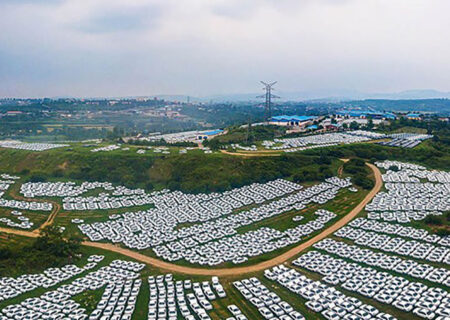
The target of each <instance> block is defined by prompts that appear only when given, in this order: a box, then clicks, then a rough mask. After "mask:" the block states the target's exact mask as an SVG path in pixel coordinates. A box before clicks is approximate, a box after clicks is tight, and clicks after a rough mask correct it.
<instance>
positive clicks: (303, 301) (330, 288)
mask: <svg viewBox="0 0 450 320" xmlns="http://www.w3.org/2000/svg"><path fill="white" fill-rule="evenodd" d="M332 135H333V136H334V137H336V139H341V138H342V139H346V140H347V141H352V142H358V141H362V140H365V139H378V138H384V136H379V135H372V136H368V135H367V134H366V133H365V132H354V133H353V134H351V135H349V134H347V135H346V137H345V138H343V137H342V136H339V134H337V133H336V134H332ZM320 137H321V138H320V139H319V138H314V139H319V140H317V145H323V144H326V142H323V141H322V140H321V139H322V137H325V138H326V139H328V137H327V136H326V135H322V136H320ZM337 137H339V138H337ZM333 139H334V138H333ZM348 139H350V140H348ZM353 139H356V140H353ZM361 139H362V140H361ZM310 141H312V140H310ZM283 143H286V144H289V148H292V147H295V148H301V147H300V145H302V143H303V141H302V140H298V141H296V140H289V141H284V142H283ZM339 143H341V142H339ZM308 145H310V143H309V142H308V143H307V144H306V146H308ZM100 152H101V151H100ZM375 165H376V166H377V167H378V168H379V169H381V170H382V174H381V175H380V176H379V179H380V184H377V186H376V187H374V190H375V192H374V193H373V194H368V193H367V192H365V191H363V190H362V189H361V188H357V187H355V185H354V184H353V183H352V181H351V178H350V177H342V176H333V177H331V178H326V179H324V180H323V181H318V182H316V183H312V184H309V185H301V184H299V183H295V182H292V181H290V180H286V179H276V180H271V181H268V182H265V183H253V184H250V185H247V186H244V187H239V188H233V189H231V190H230V191H225V192H215V193H198V194H189V193H184V192H181V191H170V190H167V189H163V190H159V191H152V192H149V191H146V190H144V189H140V188H135V189H133V188H128V187H125V186H121V185H118V184H115V183H110V182H104V181H84V182H80V181H77V182H76V181H67V180H65V181H46V182H31V181H28V182H26V181H24V180H23V178H22V177H21V176H20V175H13V174H7V173H4V174H2V175H1V181H0V187H1V190H2V198H1V202H0V206H1V207H2V210H6V212H7V213H6V214H4V215H3V216H1V217H0V224H1V226H0V232H7V233H11V234H14V233H15V232H17V234H21V235H24V236H30V237H36V236H37V235H38V233H36V232H32V231H31V230H39V229H40V223H42V220H41V221H40V222H38V221H39V220H34V215H35V214H37V215H42V217H43V219H46V218H47V217H48V216H49V215H50V211H52V210H53V211H54V209H55V204H58V206H60V208H57V210H59V211H57V214H56V215H55V217H54V220H52V221H51V222H50V223H53V224H55V225H57V226H59V227H60V228H61V229H60V230H61V232H63V234H64V232H68V231H67V230H69V232H75V233H77V234H79V235H81V236H83V237H84V238H85V242H83V244H84V245H85V246H87V248H89V250H91V251H92V250H100V251H99V252H101V254H100V253H99V254H90V255H87V256H86V257H85V258H83V261H82V262H78V263H77V264H71V263H68V264H65V265H62V266H59V267H51V268H47V269H45V270H42V272H41V273H34V274H22V275H20V276H17V277H0V308H1V309H0V310H1V318H0V319H92V320H95V319H103V320H106V319H150V320H158V319H174V320H175V319H188V320H196V319H202V320H203V319H204V320H208V319H214V320H216V319H229V320H231V319H234V320H237V319H241V320H244V319H269V320H275V319H277V320H278V319H280V320H302V319H386V320H389V319H406V318H408V319H421V318H426V319H439V320H444V319H446V318H447V317H449V316H450V302H449V299H450V293H449V291H448V288H449V286H450V269H449V264H450V237H449V236H448V235H441V234H436V233H434V232H433V230H432V229H430V228H429V227H428V226H427V225H426V224H425V222H424V221H428V220H427V219H428V218H429V217H443V216H445V215H446V214H447V213H448V211H449V210H450V203H449V199H450V194H449V193H450V188H449V187H448V186H449V183H450V174H449V173H448V172H447V171H438V170H431V169H428V168H426V167H424V166H421V165H417V164H413V163H406V162H400V161H389V160H385V161H378V162H375ZM374 170H375V169H374ZM341 174H342V172H341ZM377 179H378V178H377ZM381 181H382V182H383V189H382V190H380V187H381ZM11 190H15V193H10V192H11ZM378 190H379V192H378V193H377V192H376V191H378ZM14 194H15V195H17V196H20V200H18V199H15V197H14V196H13V197H12V196H11V195H14ZM363 197H364V201H363V200H362V198H363ZM349 199H358V201H361V202H360V204H359V206H356V204H355V202H351V203H352V205H351V206H348V205H347V206H348V207H345V209H343V208H342V205H336V204H335V203H344V204H343V205H344V206H346V205H345V203H349V202H348V201H349ZM342 201H343V202H342ZM345 201H347V202H345ZM353 201H354V200H353ZM364 204H365V205H364ZM335 209H337V210H335ZM111 210H114V211H113V212H114V213H113V214H111V213H110V212H111ZM53 211H52V212H53ZM350 211H352V213H351V214H350ZM28 216H30V218H28ZM58 216H61V217H58ZM346 217H348V218H346ZM32 220H33V221H36V223H33V221H32ZM27 230H28V231H27ZM96 248H98V249H96ZM111 254H113V255H112V256H111V257H110V255H111ZM118 257H120V258H118ZM280 263H282V264H280ZM215 270H217V271H215ZM233 270H235V271H233ZM203 273H204V275H202V274H203ZM214 273H216V274H217V275H219V277H220V278H219V277H218V276H212V278H211V275H214ZM206 275H210V276H209V277H208V276H206ZM87 301H89V303H88V302H87Z"/></svg>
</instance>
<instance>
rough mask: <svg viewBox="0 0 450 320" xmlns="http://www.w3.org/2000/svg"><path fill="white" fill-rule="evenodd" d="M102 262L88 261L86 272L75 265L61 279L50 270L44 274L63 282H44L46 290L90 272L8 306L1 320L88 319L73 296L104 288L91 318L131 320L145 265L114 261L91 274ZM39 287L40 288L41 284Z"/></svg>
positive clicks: (59, 274)
mask: <svg viewBox="0 0 450 320" xmlns="http://www.w3.org/2000/svg"><path fill="white" fill-rule="evenodd" d="M102 259H103V257H102V256H91V257H89V259H88V261H90V262H88V263H87V264H86V265H85V267H84V268H82V269H80V268H77V267H74V266H69V267H67V266H66V267H63V268H62V269H63V270H64V272H65V273H64V276H61V272H58V271H55V270H53V269H54V268H52V269H49V270H46V272H47V273H45V272H44V274H46V275H48V274H49V273H52V274H53V276H55V277H57V278H56V279H62V280H61V281H59V280H58V281H57V280H54V281H50V282H48V281H47V282H45V280H41V281H44V283H45V284H46V285H45V287H44V288H51V287H53V286H55V285H57V284H58V283H60V282H62V281H63V280H68V279H70V278H72V277H75V276H77V275H80V274H81V273H82V272H85V271H86V273H85V274H84V275H83V276H81V277H77V278H76V279H74V280H73V281H71V282H70V283H67V284H64V285H61V286H59V287H57V288H55V289H52V290H49V291H46V292H45V293H43V294H41V295H40V296H38V297H31V298H27V299H25V300H23V301H22V302H20V303H16V304H10V305H8V306H6V307H4V308H3V309H2V310H1V312H2V314H3V316H1V317H3V318H1V319H5V317H6V319H16V320H21V319H27V320H28V319H73V320H83V319H87V318H88V315H87V314H86V310H85V309H84V308H82V307H80V304H79V303H77V302H75V301H74V300H73V297H74V296H76V295H78V294H80V293H82V292H85V291H88V290H98V289H100V288H103V287H105V289H104V292H103V296H102V298H101V300H100V301H99V303H98V304H97V307H96V309H95V310H94V312H95V313H94V312H93V313H94V315H92V314H91V316H92V317H89V319H92V320H94V319H131V316H132V314H133V312H134V307H135V304H136V300H137V296H138V294H139V290H140V286H141V283H142V280H140V279H138V277H139V272H140V271H141V270H142V269H143V268H144V265H143V264H140V263H136V262H132V261H124V260H114V261H112V262H111V263H110V264H109V265H107V266H103V267H101V268H99V269H97V270H92V271H89V270H91V269H93V268H95V266H96V263H97V262H99V261H101V260H102ZM60 271H62V270H60ZM88 271H89V272H88ZM26 278H27V279H28V278H30V276H26ZM31 278H33V277H31ZM64 278H65V279H64ZM52 279H53V278H52ZM17 280H18V282H16V285H19V284H22V283H23V282H24V281H25V280H23V279H22V277H19V278H18V279H17ZM34 281H36V282H39V281H40V280H39V279H38V278H36V279H34ZM35 288H37V285H36V287H35ZM35 288H33V289H35ZM33 289H30V290H33ZM30 290H29V291H30ZM24 292H26V291H24ZM2 296H3V295H2ZM101 315H104V317H103V318H100V316H101Z"/></svg>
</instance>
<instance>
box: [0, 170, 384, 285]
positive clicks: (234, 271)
mask: <svg viewBox="0 0 450 320" xmlns="http://www.w3.org/2000/svg"><path fill="white" fill-rule="evenodd" d="M367 165H368V166H369V167H370V169H372V171H373V173H374V175H375V180H376V182H375V186H374V187H373V189H372V190H371V191H370V192H369V193H368V194H367V195H366V197H365V198H364V199H363V200H362V201H361V202H360V203H359V204H358V205H357V206H356V207H355V208H353V210H352V211H350V212H349V213H348V214H347V215H346V216H345V217H343V218H341V219H340V220H339V221H337V222H336V223H335V224H334V225H332V226H330V227H329V228H327V229H325V230H323V231H322V232H321V233H320V234H318V235H316V236H315V237H313V238H311V239H309V240H308V241H306V242H304V243H301V244H299V245H298V246H296V247H295V248H292V249H291V250H289V251H286V252H285V253H283V254H281V255H279V256H277V257H275V258H273V259H270V260H267V261H264V262H261V263H258V264H255V265H252V266H248V267H236V268H224V269H207V268H197V267H186V266H180V265H176V264H173V263H169V262H165V261H162V260H159V259H156V258H151V257H148V256H145V255H143V254H141V253H138V252H135V251H132V250H129V249H125V248H121V247H119V246H116V245H113V244H108V243H100V242H90V241H84V242H83V243H82V244H83V245H84V246H88V247H94V248H100V249H104V250H109V251H112V252H116V253H119V254H122V255H124V256H128V257H130V258H133V259H136V260H138V261H140V262H143V263H146V264H149V265H151V266H154V267H157V268H161V269H165V270H167V271H169V272H177V273H185V274H191V275H205V276H210V275H217V276H232V275H240V274H246V273H253V272H258V271H262V270H264V269H267V268H271V267H273V266H276V265H278V264H281V263H284V262H286V261H287V260H289V259H291V258H293V257H295V256H296V255H298V254H299V253H300V252H302V251H303V250H305V249H308V248H309V247H311V246H312V245H313V244H314V243H316V242H318V241H320V240H322V239H324V238H326V237H328V236H329V235H330V234H332V233H334V232H335V231H337V230H338V229H339V228H341V227H343V226H344V225H346V224H347V223H348V222H350V221H351V220H352V219H353V218H355V217H356V216H357V215H358V213H360V212H361V210H362V209H364V207H365V205H366V204H367V203H369V202H370V201H371V200H372V198H373V197H374V196H375V195H376V194H377V193H378V192H379V191H380V189H381V187H382V185H383V182H382V179H381V172H380V170H378V168H377V167H375V166H374V165H372V164H369V163H367ZM0 232H5V233H12V234H17V235H22V236H26V237H37V233H34V232H29V231H21V230H15V229H8V228H0Z"/></svg>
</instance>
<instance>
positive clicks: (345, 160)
mask: <svg viewBox="0 0 450 320" xmlns="http://www.w3.org/2000/svg"><path fill="white" fill-rule="evenodd" d="M339 160H341V161H343V162H344V163H345V162H347V161H348V160H349V159H339ZM343 172H344V165H342V166H340V167H339V169H338V172H337V173H338V176H339V178H342V173H343Z"/></svg>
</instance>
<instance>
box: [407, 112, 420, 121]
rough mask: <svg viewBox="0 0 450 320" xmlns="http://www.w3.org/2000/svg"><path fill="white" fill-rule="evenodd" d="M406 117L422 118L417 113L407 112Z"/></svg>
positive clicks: (411, 118)
mask: <svg viewBox="0 0 450 320" xmlns="http://www.w3.org/2000/svg"><path fill="white" fill-rule="evenodd" d="M406 118H407V119H408V120H422V115H421V114H418V113H408V114H407V115H406Z"/></svg>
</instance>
